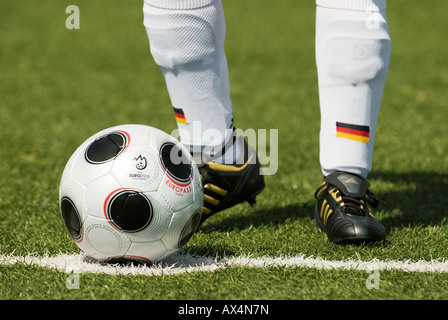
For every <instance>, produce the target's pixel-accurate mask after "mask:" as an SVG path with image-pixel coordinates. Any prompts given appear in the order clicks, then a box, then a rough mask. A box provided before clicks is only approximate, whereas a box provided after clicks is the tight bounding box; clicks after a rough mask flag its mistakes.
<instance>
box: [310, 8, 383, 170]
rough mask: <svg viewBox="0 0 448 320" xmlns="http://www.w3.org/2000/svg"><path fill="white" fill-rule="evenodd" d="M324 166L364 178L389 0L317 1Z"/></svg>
mask: <svg viewBox="0 0 448 320" xmlns="http://www.w3.org/2000/svg"><path fill="white" fill-rule="evenodd" d="M316 4H317V8H316V64H317V71H318V78H319V100H320V108H321V131H320V163H321V168H322V173H323V174H324V175H325V176H326V175H328V174H331V173H332V172H335V171H346V172H351V173H354V174H357V175H360V176H362V177H364V178H366V177H367V175H368V173H369V172H370V170H371V167H372V153H373V145H374V140H375V131H376V123H377V119H378V112H379V108H380V103H381V98H382V94H383V88H384V83H385V80H386V77H387V73H388V68H389V60H390V51H391V44H390V36H389V29H388V25H387V21H386V17H385V5H386V3H385V0H379V1H378V0H357V1H355V0H317V1H316Z"/></svg>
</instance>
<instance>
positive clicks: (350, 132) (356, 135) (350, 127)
mask: <svg viewBox="0 0 448 320" xmlns="http://www.w3.org/2000/svg"><path fill="white" fill-rule="evenodd" d="M369 133H370V127H368V126H359V125H356V124H349V123H343V122H336V137H338V138H345V139H350V140H354V141H359V142H364V143H368V142H369Z"/></svg>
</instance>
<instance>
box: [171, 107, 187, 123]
mask: <svg viewBox="0 0 448 320" xmlns="http://www.w3.org/2000/svg"><path fill="white" fill-rule="evenodd" d="M173 109H174V115H175V116H176V121H177V122H179V123H184V124H187V119H186V118H185V113H184V110H182V109H180V108H174V107H173Z"/></svg>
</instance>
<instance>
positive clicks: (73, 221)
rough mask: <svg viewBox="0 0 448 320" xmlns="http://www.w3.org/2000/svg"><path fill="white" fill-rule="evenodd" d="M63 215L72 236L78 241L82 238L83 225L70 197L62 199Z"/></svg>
mask: <svg viewBox="0 0 448 320" xmlns="http://www.w3.org/2000/svg"><path fill="white" fill-rule="evenodd" d="M61 213H62V218H63V220H64V223H65V227H66V228H67V230H68V232H69V234H70V236H71V237H72V238H73V239H74V240H75V241H78V240H80V239H81V238H82V223H81V219H80V217H79V214H78V210H77V209H76V206H75V205H74V204H73V202H72V200H70V198H68V197H64V198H62V199H61Z"/></svg>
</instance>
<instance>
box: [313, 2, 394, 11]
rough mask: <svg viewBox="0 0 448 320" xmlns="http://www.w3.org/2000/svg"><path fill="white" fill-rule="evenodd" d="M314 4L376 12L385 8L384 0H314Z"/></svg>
mask: <svg viewBox="0 0 448 320" xmlns="http://www.w3.org/2000/svg"><path fill="white" fill-rule="evenodd" d="M316 5H318V6H321V7H326V8H332V9H343V10H355V11H365V12H376V11H381V10H384V9H386V0H316Z"/></svg>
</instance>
